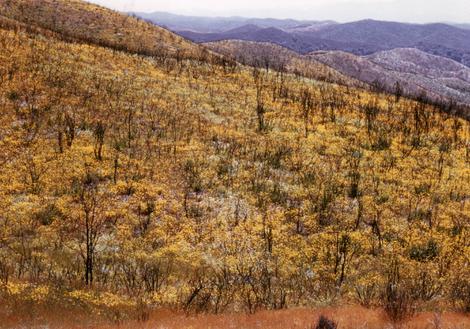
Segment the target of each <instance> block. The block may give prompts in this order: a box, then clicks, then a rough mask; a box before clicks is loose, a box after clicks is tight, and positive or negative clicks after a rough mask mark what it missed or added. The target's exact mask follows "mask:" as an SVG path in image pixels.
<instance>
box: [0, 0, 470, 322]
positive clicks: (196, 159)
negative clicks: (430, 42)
mask: <svg viewBox="0 0 470 329" xmlns="http://www.w3.org/2000/svg"><path fill="white" fill-rule="evenodd" d="M40 7H41V8H40V10H38V11H37V10H35V8H36V9H37V2H35V1H32V0H31V1H26V0H24V1H23V0H22V1H18V2H15V1H3V2H2V3H1V8H2V15H3V16H4V18H2V19H4V20H9V23H8V24H4V25H3V27H2V28H1V29H0V45H1V47H0V63H1V65H0V108H1V111H2V117H1V119H0V149H1V152H0V166H1V167H0V300H1V301H2V302H1V303H0V304H1V306H0V319H1V317H2V316H4V317H5V318H8V319H10V318H11V317H12V314H14V313H15V312H20V309H21V307H25V309H31V310H33V311H31V313H30V314H31V317H32V319H33V320H32V321H36V320H38V319H39V320H38V321H40V319H41V316H40V314H41V312H45V313H47V310H48V308H52V307H53V306H57V305H60V308H64V309H65V311H64V312H65V313H64V314H70V313H67V312H72V313H73V312H74V310H76V309H79V310H84V312H85V314H86V313H88V314H89V316H90V319H91V318H93V319H97V320H96V321H98V322H99V321H101V320H102V319H103V317H104V318H105V319H106V321H108V322H109V321H111V322H114V323H121V322H123V321H131V320H140V321H144V322H145V321H147V320H148V321H149V322H147V323H152V322H151V321H154V320H152V314H153V311H154V310H155V309H158V308H171V309H175V310H182V311H184V312H185V313H186V314H194V313H201V312H202V313H222V312H246V313H255V312H259V311H264V310H280V309H286V308H295V307H306V306H309V307H315V306H317V305H325V304H328V305H338V304H341V303H343V302H344V303H361V304H363V305H367V306H368V307H383V308H384V310H385V311H386V313H387V314H388V316H389V317H390V319H391V320H393V321H397V322H402V323H405V322H406V320H407V317H411V316H412V315H413V314H414V313H415V312H419V311H423V310H429V309H436V310H454V311H464V312H468V310H469V304H470V303H469V300H468V295H469V294H468V291H469V289H468V287H469V282H468V277H469V276H468V266H467V265H468V262H469V257H470V249H469V245H468V238H469V236H468V235H469V214H470V203H469V202H468V200H469V191H470V166H469V164H470V157H469V154H470V152H469V141H470V124H469V123H468V121H465V120H463V119H461V118H459V117H456V116H453V115H452V114H449V113H443V112H441V111H440V110H439V109H438V108H437V107H435V106H433V105H430V104H425V103H420V102H417V101H413V100H410V99H407V98H404V97H396V95H387V94H376V93H373V92H370V91H366V90H361V89H354V88H349V87H344V86H339V85H335V84H330V83H327V82H319V81H315V80H309V79H307V78H305V77H300V76H298V75H294V74H289V73H283V74H280V73H279V72H275V71H272V70H260V69H253V68H251V67H246V66H243V65H240V64H237V63H235V62H233V61H230V60H228V59H222V58H221V57H219V56H215V55H214V56H212V55H211V56H209V55H207V53H206V52H204V51H202V52H199V50H200V48H198V47H195V46H194V48H193V45H192V44H190V43H189V42H186V41H183V40H180V39H178V38H177V37H175V36H173V35H171V34H170V33H169V32H168V31H164V30H162V29H159V28H155V27H153V26H150V25H148V24H146V23H144V22H142V21H138V20H135V19H131V18H125V17H124V16H122V15H118V14H116V13H114V12H112V11H108V10H106V9H104V8H101V7H96V6H93V5H90V4H85V3H83V2H79V1H62V0H59V1H44V2H42V3H41V5H40ZM54 8H58V9H57V10H59V11H62V10H63V11H65V12H66V13H67V17H68V21H70V22H75V23H77V22H81V21H84V22H87V21H89V20H92V21H93V22H94V24H96V28H95V29H97V30H99V31H100V34H99V37H98V36H96V35H94V34H93V33H92V32H89V31H88V30H87V29H86V28H85V24H82V25H80V24H78V25H77V24H75V23H71V24H70V25H68V23H67V21H61V22H57V21H55V19H54V18H53V17H52V16H51V11H53V10H55V9H54ZM97 13H99V18H100V19H99V20H95V19H94V17H95V15H98V14H97ZM33 14H34V15H33ZM33 16H35V17H33ZM116 17H118V18H119V19H123V20H126V24H125V25H120V24H121V23H119V24H118V23H116V24H117V25H116V26H114V25H112V26H114V28H116V29H118V30H119V27H121V26H124V30H125V31H127V29H130V30H129V31H131V32H129V33H133V32H132V31H134V30H135V31H142V30H143V31H147V32H148V31H152V33H156V35H155V34H152V36H151V37H150V36H149V38H150V39H151V40H154V39H153V38H154V36H156V38H157V40H163V41H162V42H163V44H170V45H173V46H172V47H174V49H173V48H172V51H170V52H165V55H162V54H161V53H154V52H153V50H154V49H153V47H154V46H155V43H154V42H153V41H150V39H147V37H144V36H145V35H146V34H144V36H142V39H141V40H140V39H139V38H137V39H135V40H140V41H141V43H142V44H141V45H142V47H143V48H136V47H137V46H136V44H134V41H132V43H131V44H128V43H127V41H126V40H127V39H126V38H127V37H126V35H127V34H125V35H124V36H122V40H123V41H122V42H121V39H119V38H118V39H116V38H117V35H116V31H115V30H114V28H111V27H110V25H109V24H111V23H110V22H114V21H115V19H117V18H116ZM15 20H18V21H19V22H15ZM54 22H55V23H54ZM100 22H103V24H104V26H102V27H100V25H99V24H100ZM53 23H54V24H53ZM24 24H27V26H29V28H26V27H25V26H24ZM122 24H124V23H122ZM72 26H75V27H76V29H72ZM51 31H53V34H51V33H52V32H51ZM62 33H63V35H65V36H66V38H65V37H59V36H58V35H57V34H59V35H61V34H62ZM126 33H127V32H126ZM85 35H86V36H93V37H86V38H85ZM70 38H72V40H73V42H72V40H71V39H70ZM97 38H98V39H97ZM159 38H160V39H159ZM117 40H118V41H117ZM178 40H180V41H178ZM157 44H159V43H157ZM139 47H140V46H139ZM142 49H144V51H142ZM145 49H146V50H145ZM187 49H190V50H191V51H190V53H191V56H186V55H184V56H183V55H182V54H183V53H184V54H188V52H187V51H188V50H187ZM193 50H194V51H196V50H198V51H197V52H192V51H193ZM361 310H363V309H361ZM36 312H37V313H36ZM286 312H287V311H286ZM363 312H365V313H367V312H369V311H367V310H363ZM370 312H375V311H370ZM377 312H378V313H373V314H375V315H374V316H377V317H379V316H380V317H381V319H382V315H380V314H381V313H380V311H377ZM38 314H39V315H38ZM262 314H282V313H262ZM371 314H372V313H371ZM377 314H379V315H377ZM255 316H256V315H255ZM325 316H328V319H330V315H329V314H325ZM179 319H181V318H179ZM316 319H317V317H310V316H308V318H306V319H305V321H304V320H302V321H301V328H308V327H309V326H312V324H313V323H315V320H316ZM328 319H326V318H325V319H324V321H323V322H322V323H324V324H323V325H324V326H323V327H321V328H334V327H332V326H333V325H336V324H337V325H338V328H348V327H347V326H346V324H345V323H344V321H345V320H344V319H345V318H344V317H343V320H341V321H340V320H339V319H338V318H337V317H331V320H328ZM30 320H31V319H30ZM307 320H308V321H307ZM346 320H347V319H346ZM155 321H158V320H155ZM182 321H183V320H182ZM188 321H189V323H191V321H192V320H188ZM201 321H202V320H201ZM217 321H218V320H215V322H216V323H217ZM237 321H238V320H237ZM240 321H241V320H240ZM250 321H251V320H250ZM380 321H387V320H380ZM380 321H378V322H380ZM462 321H465V320H462ZM248 322H249V321H248ZM382 323H383V322H382ZM462 323H464V322H462ZM467 323H468V322H467ZM176 325H177V324H176ZM326 325H329V326H330V327H325V326H326ZM142 326H143V325H142ZM142 326H140V325H138V326H137V327H142ZM149 326H150V324H149ZM172 326H173V327H175V324H174V323H173V324H172V325H169V327H170V328H171V327H172ZM189 326H190V325H188V327H189ZM198 326H200V327H201V325H200V324H198ZM195 327H197V326H195ZM214 327H216V326H214ZM273 328H276V324H274V325H273ZM318 328H320V327H318ZM364 328H379V327H378V326H373V325H371V326H370V327H364Z"/></svg>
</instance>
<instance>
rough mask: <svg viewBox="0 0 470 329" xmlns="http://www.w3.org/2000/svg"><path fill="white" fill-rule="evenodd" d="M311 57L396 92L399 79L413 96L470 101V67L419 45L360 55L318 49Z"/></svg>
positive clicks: (349, 74)
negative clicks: (426, 51)
mask: <svg viewBox="0 0 470 329" xmlns="http://www.w3.org/2000/svg"><path fill="white" fill-rule="evenodd" d="M309 58H312V59H314V60H317V61H319V62H321V63H324V64H326V65H329V66H330V67H332V68H334V69H336V70H338V71H339V72H341V73H343V74H344V75H347V76H350V77H353V78H356V79H358V80H360V81H363V82H366V83H368V84H370V85H373V86H376V87H378V88H379V89H385V90H386V91H388V92H390V93H393V92H394V91H395V90H396V83H397V82H398V83H399V84H400V87H401V88H402V89H403V92H404V93H405V94H406V95H410V96H415V97H416V96H419V95H421V94H423V92H424V93H425V94H426V95H427V98H430V99H431V100H434V101H439V100H447V101H455V102H459V103H462V104H470V69H469V68H468V67H467V66H464V65H462V64H460V63H457V62H455V61H452V60H450V59H446V58H443V57H439V56H433V55H430V54H427V53H424V52H422V51H419V50H417V49H394V50H389V51H383V52H377V53H375V54H372V55H369V56H366V57H359V56H356V55H353V54H349V53H344V52H316V53H312V54H311V55H310V56H309Z"/></svg>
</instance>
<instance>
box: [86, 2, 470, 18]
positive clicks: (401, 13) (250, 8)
mask: <svg viewBox="0 0 470 329" xmlns="http://www.w3.org/2000/svg"><path fill="white" fill-rule="evenodd" d="M90 1H91V2H94V3H98V4H101V5H104V6H107V7H111V8H114V9H117V10H120V11H143V12H153V11H166V12H171V13H175V14H183V15H194V16H246V17H274V18H297V19H315V20H329V19H332V20H337V21H340V22H347V21H354V20H359V19H365V18H373V19H380V20H391V21H401V22H421V23H423V22H447V21H448V22H459V23H470V0H90Z"/></svg>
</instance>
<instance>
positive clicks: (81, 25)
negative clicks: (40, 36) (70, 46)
mask: <svg viewBox="0 0 470 329" xmlns="http://www.w3.org/2000/svg"><path fill="white" fill-rule="evenodd" d="M1 17H3V19H5V18H8V19H13V20H16V21H19V22H21V23H23V24H25V25H26V26H28V27H35V26H36V27H40V28H43V29H47V30H51V31H54V32H57V33H59V34H60V35H61V36H64V37H68V38H75V39H78V40H81V41H86V42H91V43H96V44H101V45H104V46H109V47H113V48H117V49H122V50H126V51H131V52H136V53H142V54H148V55H158V56H164V55H174V54H175V53H176V52H177V51H180V52H184V53H185V54H186V55H188V56H189V55H193V54H196V53H197V52H198V51H199V47H197V46H196V45H194V44H192V43H190V42H188V41H186V40H184V39H183V38H181V37H180V36H177V35H175V34H174V33H172V32H170V31H167V30H165V29H163V28H161V27H157V26H155V25H153V24H149V23H146V22H144V21H142V20H139V19H137V18H133V17H129V16H127V15H123V14H120V13H118V12H115V11H112V10H110V9H107V8H104V7H100V6H97V5H93V4H90V3H87V2H84V1H79V0H41V1H36V0H14V1H9V0H2V1H0V18H1Z"/></svg>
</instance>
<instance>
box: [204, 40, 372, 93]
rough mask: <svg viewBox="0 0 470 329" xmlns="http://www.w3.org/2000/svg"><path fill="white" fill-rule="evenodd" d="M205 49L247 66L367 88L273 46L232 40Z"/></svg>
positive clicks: (315, 63)
mask: <svg viewBox="0 0 470 329" xmlns="http://www.w3.org/2000/svg"><path fill="white" fill-rule="evenodd" d="M204 46H206V47H208V48H209V49H212V50H213V51H214V52H216V53H219V54H222V55H225V56H229V57H232V58H233V59H235V60H236V61H237V62H239V63H242V64H245V65H249V66H255V67H259V68H262V69H273V70H276V71H279V72H287V73H291V74H297V75H300V76H303V77H307V78H310V79H315V80H320V81H327V82H332V83H338V84H342V85H349V86H356V87H361V86H362V87H363V86H364V85H363V84H361V83H360V82H359V81H358V80H354V79H351V78H350V77H349V76H346V75H343V74H341V73H339V72H338V71H336V70H334V69H332V68H331V67H329V66H327V65H324V64H322V63H320V62H317V61H315V60H313V59H309V58H306V57H304V56H302V55H299V54H297V53H296V52H294V51H291V50H289V49H287V48H284V47H281V46H277V45H275V44H273V43H260V42H251V41H240V40H228V41H220V42H212V43H205V44H204Z"/></svg>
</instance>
